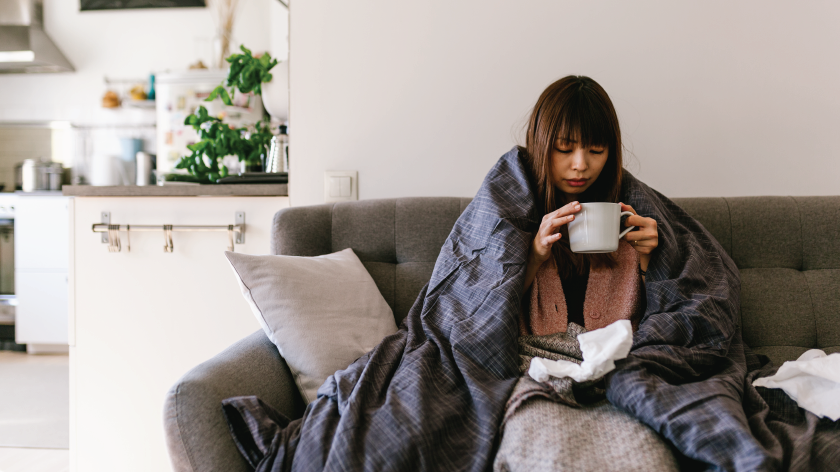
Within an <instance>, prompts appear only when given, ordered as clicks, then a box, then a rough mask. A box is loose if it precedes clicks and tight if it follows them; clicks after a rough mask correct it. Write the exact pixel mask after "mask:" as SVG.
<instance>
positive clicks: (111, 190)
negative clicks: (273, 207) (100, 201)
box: [61, 184, 289, 197]
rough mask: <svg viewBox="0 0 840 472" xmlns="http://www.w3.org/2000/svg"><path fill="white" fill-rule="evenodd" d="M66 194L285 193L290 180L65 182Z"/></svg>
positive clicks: (225, 195) (243, 194)
mask: <svg viewBox="0 0 840 472" xmlns="http://www.w3.org/2000/svg"><path fill="white" fill-rule="evenodd" d="M61 194H62V195H64V196H68V197H287V196H289V184H216V185H163V186H158V185H148V186H137V185H124V186H101V187H99V186H93V185H65V186H64V187H62V192H61Z"/></svg>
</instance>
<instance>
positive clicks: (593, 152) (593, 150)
mask: <svg viewBox="0 0 840 472" xmlns="http://www.w3.org/2000/svg"><path fill="white" fill-rule="evenodd" d="M589 152H591V153H592V154H603V153H604V150H603V149H590V150H589Z"/></svg>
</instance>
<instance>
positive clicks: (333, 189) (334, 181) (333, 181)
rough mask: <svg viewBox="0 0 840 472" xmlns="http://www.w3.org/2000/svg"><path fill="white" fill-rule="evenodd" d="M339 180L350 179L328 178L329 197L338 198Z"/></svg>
mask: <svg viewBox="0 0 840 472" xmlns="http://www.w3.org/2000/svg"><path fill="white" fill-rule="evenodd" d="M341 179H348V180H349V179H350V177H330V197H340V196H342V195H341Z"/></svg>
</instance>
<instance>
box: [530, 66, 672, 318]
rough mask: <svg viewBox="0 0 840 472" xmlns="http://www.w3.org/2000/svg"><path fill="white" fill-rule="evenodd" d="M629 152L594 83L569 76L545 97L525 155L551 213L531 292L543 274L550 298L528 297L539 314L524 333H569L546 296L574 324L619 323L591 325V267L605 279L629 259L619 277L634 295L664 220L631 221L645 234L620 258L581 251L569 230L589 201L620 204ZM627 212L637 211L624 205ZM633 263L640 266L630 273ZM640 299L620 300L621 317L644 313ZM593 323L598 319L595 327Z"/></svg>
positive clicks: (539, 243)
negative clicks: (624, 152)
mask: <svg viewBox="0 0 840 472" xmlns="http://www.w3.org/2000/svg"><path fill="white" fill-rule="evenodd" d="M621 151H622V149H621V132H620V129H619V125H618V117H617V116H616V112H615V108H613V105H612V102H611V101H610V98H609V96H607V93H606V92H605V91H604V89H603V88H602V87H601V86H600V85H598V83H597V82H595V81H594V80H592V79H590V78H588V77H581V76H568V77H564V78H562V79H560V80H558V81H556V82H554V83H553V84H551V85H550V86H548V88H546V89H545V91H544V92H543V93H542V95H541V96H540V98H539V100H537V104H536V105H535V106H534V110H533V112H532V113H531V119H530V121H529V124H528V132H527V141H526V146H525V148H524V149H522V148H521V149H520V152H522V154H523V155H524V158H525V159H524V160H525V162H526V163H527V166H528V167H529V169H528V170H529V171H530V174H531V178H532V180H533V181H534V182H533V183H534V186H535V187H536V189H537V192H536V193H537V202H538V205H539V206H540V211H541V212H542V213H544V214H545V216H543V218H542V222H541V224H540V227H539V230H538V231H537V234H536V236H535V237H534V241H533V244H531V247H530V251H529V255H528V266H527V270H526V276H525V290H526V291H527V290H529V289H531V286H532V284H533V282H534V279H535V278H537V274H538V272H539V273H540V274H541V277H540V279H541V280H542V283H541V284H538V285H539V286H540V288H542V292H543V293H542V294H538V293H537V291H538V290H534V291H532V292H531V296H530V297H525V298H526V299H530V301H531V304H530V308H531V309H530V316H527V315H526V316H524V317H523V318H524V319H523V320H522V324H521V329H520V330H521V332H522V334H551V332H557V331H565V326H566V321H565V320H556V319H554V318H556V315H555V314H554V313H541V312H540V309H539V306H540V298H546V296H547V294H546V292H548V295H549V296H550V295H553V296H550V297H549V298H551V300H547V301H546V300H543V303H542V305H546V306H554V305H556V304H558V302H559V304H561V305H565V306H566V307H567V309H566V311H567V312H568V322H575V323H577V324H578V325H580V326H585V327H587V328H597V327H603V326H604V325H606V324H609V323H610V322H613V321H615V318H616V316H613V317H610V318H608V319H600V321H599V322H598V323H597V324H598V326H586V316H585V315H584V311H585V309H584V305H585V303H586V301H585V294H586V292H587V285H588V284H589V282H590V280H589V279H590V269H591V270H593V271H595V272H598V273H601V274H604V273H605V272H607V271H615V270H616V269H618V268H619V266H621V265H622V262H626V263H625V264H623V265H624V267H621V268H623V269H624V271H623V272H622V273H620V274H613V275H614V276H617V277H618V278H619V279H622V280H621V281H622V282H624V284H625V285H627V287H628V289H629V291H630V292H632V291H633V285H634V282H633V281H631V280H627V279H628V278H629V277H634V276H635V274H636V268H635V265H636V259H637V260H638V273H639V274H640V275H641V276H642V278H644V275H645V271H646V270H647V267H648V264H649V262H650V257H651V253H652V252H653V250H654V249H656V246H657V244H658V232H657V227H656V220H654V219H653V218H646V217H644V216H640V215H634V216H631V217H629V218H627V220H626V221H625V225H627V226H636V227H637V230H635V231H631V232H629V233H627V234H626V235H625V236H624V238H623V239H624V241H625V243H623V244H622V245H621V246H620V249H619V250H618V251H617V253H611V254H575V253H573V252H572V251H571V249H570V248H569V244H568V230H567V225H568V224H569V223H570V222H572V221H574V219H575V214H576V213H578V212H579V211H580V209H581V206H580V203H581V202H611V203H620V202H618V199H619V197H620V194H621V180H622V179H621V178H622V153H621ZM621 210H622V211H631V212H633V213H634V214H635V213H636V211H635V210H634V209H633V208H632V207H630V206H629V205H625V204H623V203H621ZM564 236H565V239H564ZM630 245H632V249H634V250H635V252H634V251H632V250H631V249H630V247H631V246H630ZM636 253H638V255H637V254H636ZM555 265H556V269H555V267H554V266H555ZM630 265H633V266H634V267H632V268H631V269H632V270H630V271H628V270H627V269H628V267H629V266H630ZM540 268H543V271H540ZM620 272H621V271H620ZM628 272H629V273H628ZM604 275H605V274H604ZM558 277H559V279H560V280H561V281H562V288H561V287H560V286H559V285H557V284H556V281H554V280H550V278H554V279H556V278H558ZM602 279H603V277H602ZM597 280H601V279H597ZM605 280H606V279H605ZM552 292H553V293H552ZM637 295H638V294H637V293H632V294H631V297H630V299H629V302H628V301H624V300H619V301H616V304H621V303H622V302H624V305H628V307H627V309H625V310H623V311H621V313H620V316H618V317H619V318H629V317H631V316H632V315H634V314H637V313H638V311H639V310H638V303H637V300H638V296H637ZM561 298H565V300H560V299H561ZM563 301H565V303H563ZM599 308H600V309H601V310H603V309H604V308H613V307H599ZM559 311H561V312H562V310H559ZM615 312H616V311H615V310H612V311H611V313H615ZM632 312H635V313H632ZM593 321H594V320H591V319H590V325H591V324H592V322H593Z"/></svg>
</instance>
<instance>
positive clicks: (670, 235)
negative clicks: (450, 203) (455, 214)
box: [223, 148, 840, 471]
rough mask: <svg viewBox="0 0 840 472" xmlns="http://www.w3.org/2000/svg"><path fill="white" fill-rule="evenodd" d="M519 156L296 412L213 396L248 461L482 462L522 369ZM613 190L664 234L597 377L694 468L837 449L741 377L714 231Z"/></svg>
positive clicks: (642, 191) (786, 404) (732, 298)
mask: <svg viewBox="0 0 840 472" xmlns="http://www.w3.org/2000/svg"><path fill="white" fill-rule="evenodd" d="M521 154H522V153H521V152H520V151H519V149H518V148H514V149H512V150H511V151H510V152H508V153H507V154H505V155H504V156H503V157H502V158H501V159H500V160H499V161H498V162H497V163H496V165H495V166H494V167H493V168H492V169H491V170H490V172H489V173H488V174H487V177H486V178H485V179H484V182H483V184H482V185H481V188H480V190H479V191H478V194H477V195H476V196H475V198H474V199H473V201H472V202H471V203H470V205H469V206H468V207H467V209H466V210H465V211H464V213H463V214H462V215H461V217H460V218H459V219H458V221H457V223H456V224H455V226H454V228H453V229H452V232H451V233H450V235H449V237H448V238H447V240H446V242H445V243H444V245H443V248H442V249H441V252H440V255H439V257H438V259H437V262H436V264H435V268H434V271H433V273H432V277H431V280H430V281H429V283H428V284H427V285H426V286H425V287H424V288H423V290H422V291H421V292H420V295H419V297H418V298H417V301H416V302H415V304H414V306H413V307H412V308H411V310H410V312H409V314H408V316H407V317H406V319H405V321H404V322H403V325H402V326H401V327H400V329H399V331H398V332H397V333H395V334H393V335H391V336H388V337H387V338H385V339H384V340H383V341H382V342H381V343H380V344H379V345H378V346H377V347H376V348H374V349H373V350H372V351H371V352H369V353H368V354H366V355H365V356H363V357H361V358H360V359H358V360H357V361H355V362H354V363H353V364H351V365H350V366H349V367H348V368H347V369H344V370H341V371H338V372H336V373H335V374H334V375H333V376H331V377H329V378H328V379H327V381H326V382H325V383H324V384H323V385H322V386H321V388H320V389H319V391H318V398H317V399H316V400H315V401H313V402H312V403H311V404H310V405H309V406H308V407H307V409H306V412H305V413H304V415H303V418H301V419H298V420H294V421H289V420H288V419H287V418H285V417H284V416H283V415H282V414H280V413H278V412H276V411H274V410H273V409H272V408H271V407H269V406H268V405H265V404H264V403H262V402H261V401H260V400H259V399H257V398H255V397H236V398H231V399H227V400H225V401H224V402H223V408H224V411H225V415H226V416H227V418H228V422H229V424H230V426H231V431H232V434H233V436H234V440H235V442H236V443H237V446H238V447H239V449H240V451H241V452H242V454H243V455H244V457H245V458H246V460H247V461H248V462H250V463H251V465H252V466H254V467H255V468H256V470H257V471H287V470H288V471H310V470H312V471H316V470H317V471H321V470H330V471H332V470H393V471H403V470H428V471H432V470H440V471H484V470H487V469H489V468H490V467H491V465H492V459H493V455H494V453H495V450H496V447H497V446H498V440H499V427H500V424H501V420H502V415H503V414H504V409H505V403H506V401H507V400H508V397H509V396H510V394H511V391H512V389H513V386H514V384H515V383H516V381H517V378H518V376H519V356H518V352H517V337H518V335H519V327H518V317H519V313H520V299H521V296H522V289H523V283H524V274H525V268H526V265H527V256H528V249H529V247H530V244H531V242H532V240H533V237H534V236H533V235H534V233H535V232H536V230H537V229H538V227H539V223H540V221H541V219H542V216H543V215H541V214H539V211H538V205H537V202H536V197H535V192H534V188H533V183H532V182H531V180H530V179H529V177H528V174H527V171H526V167H525V165H524V164H523V161H522V155H521ZM621 199H622V201H623V202H624V203H627V204H629V205H631V206H632V207H633V208H634V209H635V210H636V211H637V212H638V214H640V215H642V216H645V217H650V218H653V219H655V220H656V221H657V224H658V230H659V246H658V247H657V249H656V250H655V252H654V254H653V257H652V259H651V262H650V265H649V267H648V271H647V280H646V311H645V314H644V316H643V318H642V321H641V323H640V326H639V329H638V331H637V332H636V333H635V336H634V343H633V349H632V351H631V353H630V356H629V357H628V358H627V359H625V360H623V361H619V362H618V363H617V369H616V370H615V371H614V372H613V373H612V374H611V375H609V376H608V378H607V398H608V400H609V401H610V402H612V403H613V404H615V405H616V406H618V407H619V408H622V409H624V410H626V411H628V412H630V413H631V414H633V415H635V416H636V417H637V418H639V419H640V420H641V421H643V422H644V423H646V424H648V425H649V426H650V427H652V428H653V429H654V430H656V431H658V432H659V433H660V434H662V435H663V436H665V437H666V438H667V439H668V440H669V441H670V442H672V443H673V444H674V445H675V446H676V448H677V449H678V450H679V451H680V452H681V453H682V454H683V455H685V456H687V458H685V460H686V461H689V463H693V464H694V465H700V464H702V463H705V466H706V467H709V468H712V469H720V470H782V469H787V468H790V469H799V468H802V469H805V468H813V467H817V468H819V465H820V464H831V463H832V461H840V446H838V444H840V428H838V427H837V426H836V424H832V423H830V422H828V420H820V419H819V418H817V417H815V416H814V415H812V414H810V413H807V412H805V411H804V410H801V409H799V408H798V407H797V406H796V404H795V403H793V402H792V401H790V399H788V398H787V397H785V396H784V395H783V394H781V395H779V394H778V392H780V391H771V390H767V389H761V390H762V393H761V394H760V395H759V393H758V392H757V391H756V389H754V388H753V387H752V386H751V384H750V382H751V380H752V378H753V377H755V376H756V375H762V376H763V375H767V374H769V373H770V371H772V369H769V367H768V366H767V365H764V366H762V364H761V363H760V362H759V361H758V358H757V357H756V356H754V355H752V354H751V353H750V352H749V350H748V349H746V347H745V346H744V344H743V343H742V341H741V337H740V332H739V328H738V327H737V325H736V320H737V316H738V310H739V293H740V279H739V275H738V269H737V268H736V266H735V264H734V263H733V262H732V260H731V259H730V258H729V256H728V255H727V254H726V253H725V252H724V250H723V249H722V247H721V246H720V245H719V244H718V243H717V241H715V240H714V238H713V237H712V236H711V235H710V234H709V233H708V232H707V231H706V230H705V229H704V228H703V227H702V226H701V225H700V224H699V223H697V222H696V221H695V220H694V219H692V218H691V217H690V216H688V215H687V214H686V213H685V212H684V211H683V210H682V209H681V208H679V207H678V206H677V205H675V204H674V203H673V202H671V201H670V200H668V199H667V198H665V197H664V196H662V195H661V194H659V193H658V192H656V191H654V190H652V189H650V188H649V187H648V186H646V185H645V184H643V183H641V182H639V181H638V180H637V179H635V178H634V177H633V176H632V175H630V174H629V173H628V172H626V171H625V173H624V179H623V184H622V197H621ZM768 369H769V370H768ZM769 405H772V406H773V409H772V411H771V409H770V407H769ZM604 447H609V445H604ZM822 461H827V462H822ZM835 463H836V462H835Z"/></svg>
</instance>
